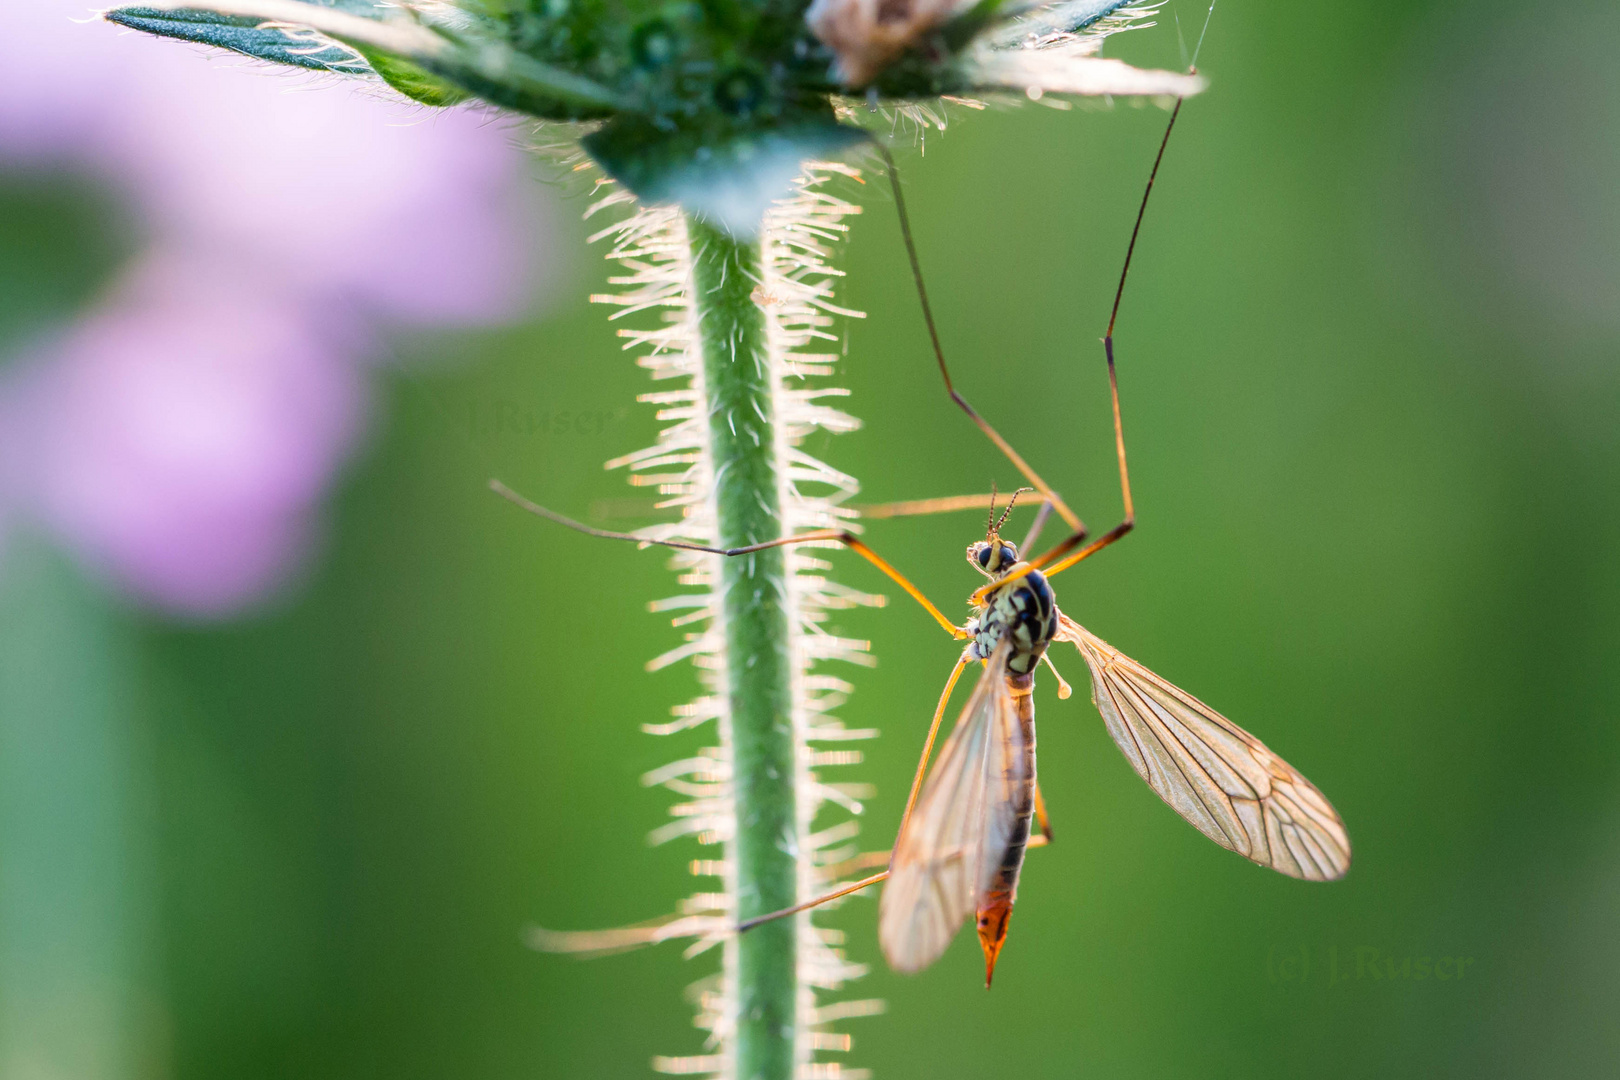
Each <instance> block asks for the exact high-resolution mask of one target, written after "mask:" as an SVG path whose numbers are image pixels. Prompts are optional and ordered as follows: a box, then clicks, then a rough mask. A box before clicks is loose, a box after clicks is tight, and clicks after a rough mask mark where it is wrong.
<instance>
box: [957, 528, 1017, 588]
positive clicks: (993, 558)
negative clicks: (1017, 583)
mask: <svg viewBox="0 0 1620 1080" xmlns="http://www.w3.org/2000/svg"><path fill="white" fill-rule="evenodd" d="M967 561H968V562H970V563H972V564H973V565H974V567H975V568H976V569H977V570H978V571H979V573H981V574H983V575H984V576H985V577H987V578H993V577H995V576H997V575H998V574H1000V573H1002V572H1003V571H1005V570H1006V569H1007V568H1008V567H1009V566H1011V565H1012V564H1013V563H1015V562H1017V561H1018V549H1017V548H1016V547H1014V546H1013V545H1011V544H1009V543H1008V542H1007V541H1005V540H1003V539H1002V538H1001V537H999V536H997V535H996V534H995V533H991V534H990V535H989V537H988V538H986V539H984V540H980V541H979V542H978V543H976V544H969V545H968V549H967Z"/></svg>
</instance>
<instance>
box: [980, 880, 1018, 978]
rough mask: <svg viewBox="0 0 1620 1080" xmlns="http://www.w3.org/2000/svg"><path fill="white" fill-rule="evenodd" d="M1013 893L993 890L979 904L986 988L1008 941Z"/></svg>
mask: <svg viewBox="0 0 1620 1080" xmlns="http://www.w3.org/2000/svg"><path fill="white" fill-rule="evenodd" d="M1012 906H1013V898H1012V894H1011V893H1007V892H993V893H991V894H990V895H989V896H988V897H986V898H985V901H984V903H983V904H981V905H980V906H979V921H978V925H979V947H980V948H981V949H983V950H984V988H985V989H986V990H988V989H990V980H991V979H992V978H994V977H995V974H996V957H998V956H1000V955H1001V947H1002V945H1004V944H1006V942H1007V924H1008V923H1009V922H1011V921H1012Z"/></svg>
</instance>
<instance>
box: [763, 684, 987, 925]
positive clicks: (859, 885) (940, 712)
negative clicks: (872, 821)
mask: <svg viewBox="0 0 1620 1080" xmlns="http://www.w3.org/2000/svg"><path fill="white" fill-rule="evenodd" d="M967 666H968V657H967V654H966V653H964V654H962V657H961V659H959V660H957V661H956V666H955V667H954V668H952V669H951V677H950V678H949V679H947V680H946V681H945V689H944V691H943V692H942V693H941V694H940V695H939V705H938V707H936V708H935V709H934V721H933V723H931V724H929V725H928V738H927V739H925V740H924V741H923V750H922V757H921V758H920V759H919V760H918V762H917V775H916V776H914V777H913V778H912V781H911V794H909V795H907V796H906V810H905V813H904V814H902V815H900V828H899V830H898V831H897V832H896V833H895V837H894V842H895V843H896V844H899V843H900V837H902V836H904V835H905V834H906V823H907V822H908V821H910V820H911V811H912V809H913V808H914V807H915V806H916V805H917V793H918V792H920V791H921V790H922V782H923V776H924V775H925V774H926V773H927V772H928V759H929V757H930V756H932V754H933V752H934V740H935V739H936V738H937V737H938V736H939V725H940V721H941V720H942V719H943V718H944V716H945V706H946V705H948V704H950V700H951V691H952V690H954V689H956V680H958V679H960V678H961V677H962V669H963V668H965V667H967ZM889 857H890V859H891V860H892V859H893V857H894V853H893V851H892V850H891V851H890V853H889ZM888 876H889V872H888V871H887V870H884V871H883V872H882V873H881V874H873V875H872V876H871V877H869V878H864V879H862V880H860V881H857V882H855V883H854V884H853V885H845V886H843V887H842V888H840V889H836V890H834V891H833V892H830V893H827V894H825V895H823V896H818V897H816V898H815V899H813V900H806V901H804V903H802V904H794V905H793V906H792V907H786V908H782V909H781V910H780V911H768V912H766V913H765V914H764V915H756V916H754V917H753V918H752V919H745V920H744V921H742V922H740V923H738V924H737V933H739V934H740V933H742V932H743V931H745V930H752V929H753V928H754V927H756V926H758V925H759V924H760V923H767V922H771V921H772V920H774V919H782V918H786V917H787V916H789V915H797V914H798V913H799V912H801V911H808V910H810V909H811V908H813V907H818V906H820V905H822V904H825V903H826V902H827V901H829V900H837V899H838V898H839V897H840V896H848V895H849V894H850V893H852V892H859V891H860V890H861V889H864V888H867V887H868V886H871V885H876V884H877V883H878V882H880V881H882V880H883V879H884V878H886V877H888Z"/></svg>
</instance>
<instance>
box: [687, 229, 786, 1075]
mask: <svg viewBox="0 0 1620 1080" xmlns="http://www.w3.org/2000/svg"><path fill="white" fill-rule="evenodd" d="M687 230H688V234H689V236H690V239H691V250H692V265H693V284H694V296H693V304H694V306H695V308H696V311H697V316H698V320H699V327H700V331H699V332H700V336H701V341H702V348H703V381H704V387H705V391H706V393H707V396H708V402H707V404H708V415H709V438H710V451H711V455H712V461H713V468H714V499H715V509H716V517H717V520H718V523H719V538H718V539H719V544H720V546H721V547H741V546H744V545H747V544H756V543H759V542H761V541H764V540H774V539H776V538H777V537H779V536H781V535H782V519H781V508H780V499H779V496H778V492H779V480H780V470H781V469H782V468H783V467H784V465H783V463H781V462H779V461H777V439H776V430H775V416H774V403H773V372H772V365H771V362H770V353H769V345H768V343H767V340H766V325H765V314H764V312H763V311H762V310H761V309H760V307H759V305H757V304H756V303H755V302H754V301H753V299H752V294H753V292H754V289H755V287H756V286H757V285H758V284H759V283H760V282H761V280H762V277H763V275H762V272H761V255H760V245H759V243H758V242H757V241H756V242H752V243H750V242H745V241H739V240H737V239H736V238H734V237H732V236H731V235H730V234H729V233H726V232H723V231H721V230H719V229H716V228H714V227H713V226H711V225H708V224H706V223H704V222H703V221H701V220H700V219H698V218H695V217H690V216H689V217H688V218H687ZM720 582H721V593H722V597H723V602H722V605H721V611H722V618H723V621H724V625H725V639H726V681H727V685H726V693H727V694H728V696H729V700H730V713H731V746H732V790H733V799H734V800H735V806H734V810H735V813H736V821H737V832H736V837H735V839H734V840H733V841H732V847H731V861H732V863H733V864H734V865H733V873H734V874H735V881H736V897H737V912H736V914H737V917H738V918H741V919H746V918H750V917H751V916H754V915H761V914H764V913H766V912H769V911H776V910H779V909H781V908H784V907H789V906H791V905H792V904H794V903H795V902H796V901H797V899H798V896H797V883H798V864H797V856H796V852H797V851H798V850H799V840H798V837H797V835H796V834H797V828H798V813H797V803H796V799H797V795H796V792H795V790H794V786H795V785H794V777H795V773H796V762H795V758H794V754H795V740H794V732H793V718H792V704H793V698H792V658H791V656H790V654H789V633H790V622H789V620H790V617H791V613H790V612H789V611H788V598H787V594H786V588H785V571H784V568H783V551H782V549H781V548H773V549H771V550H768V551H761V552H758V553H756V554H753V555H748V556H743V557H741V558H736V559H724V560H722V562H721V567H720ZM797 931H798V920H796V919H778V920H776V921H774V922H770V923H766V924H764V925H763V926H760V927H758V928H757V929H755V930H751V931H749V932H748V933H747V934H743V935H742V936H741V937H740V938H739V939H738V941H737V946H736V949H737V953H736V961H737V966H736V977H737V996H736V999H735V1000H736V1008H737V1015H736V1018H735V1020H736V1030H735V1036H734V1042H733V1046H734V1052H735V1054H736V1071H735V1073H734V1075H735V1076H736V1077H737V1080H793V1075H794V1066H795V1061H794V1053H795V1046H794V1043H795V1040H794V1035H795V1027H796V1019H797V1018H796V1016H795V1011H796V1001H797V993H798V977H797V974H798V973H797V970H796V968H797V960H798V952H797V949H798V942H797Z"/></svg>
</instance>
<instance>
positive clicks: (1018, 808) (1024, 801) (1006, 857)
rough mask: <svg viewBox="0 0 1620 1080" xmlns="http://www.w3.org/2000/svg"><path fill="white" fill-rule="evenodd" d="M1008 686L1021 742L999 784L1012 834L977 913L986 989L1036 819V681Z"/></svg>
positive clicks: (1023, 678) (1010, 681) (1021, 679)
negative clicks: (1009, 803)
mask: <svg viewBox="0 0 1620 1080" xmlns="http://www.w3.org/2000/svg"><path fill="white" fill-rule="evenodd" d="M1006 683H1007V692H1008V694H1009V695H1010V696H1011V697H1012V699H1013V703H1014V709H1015V711H1016V714H1017V717H1018V728H1019V731H1020V733H1021V734H1022V736H1023V737H1022V739H1021V740H1019V741H1020V743H1021V746H1020V750H1021V753H1020V754H1019V755H1018V756H1019V759H1020V760H1016V761H1009V762H1008V763H1007V765H1006V766H1005V767H1004V769H1003V776H1002V778H1001V779H1002V781H1003V782H1004V783H1005V784H1006V785H1007V789H1008V790H1009V791H1010V792H1011V794H1012V797H1013V817H1012V829H1011V831H1010V832H1009V834H1008V836H1007V844H1006V848H1005V850H1003V852H1002V854H1001V861H1000V863H999V864H998V865H997V866H996V867H995V869H994V871H993V872H992V874H991V876H990V880H989V881H988V882H986V883H985V887H984V890H983V894H982V895H983V899H981V900H980V901H979V906H978V910H977V912H976V913H975V915H976V920H975V922H976V925H977V926H978V930H979V946H980V948H982V949H983V950H984V984H985V985H986V986H989V985H990V980H991V978H992V977H993V976H994V975H995V970H996V958H997V957H998V956H1000V955H1001V946H1002V945H1003V944H1004V943H1005V942H1006V940H1007V925H1008V923H1010V922H1011V921H1012V909H1013V902H1014V901H1015V900H1016V899H1017V898H1018V875H1019V873H1020V872H1021V871H1022V870H1023V869H1024V854H1025V852H1027V851H1028V850H1029V836H1030V826H1031V823H1032V820H1033V818H1034V813H1035V676H1034V675H1011V674H1009V675H1008V676H1007V678H1006Z"/></svg>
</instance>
